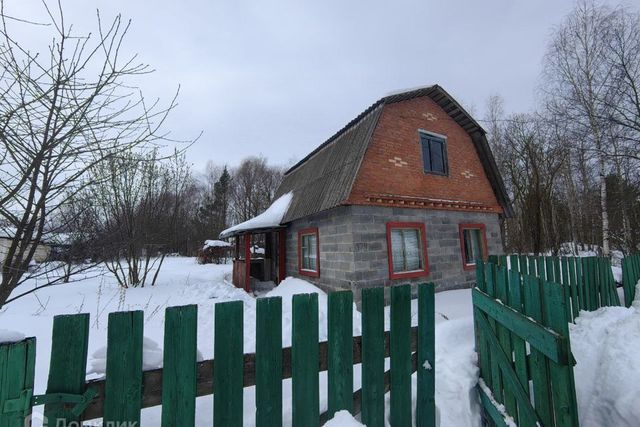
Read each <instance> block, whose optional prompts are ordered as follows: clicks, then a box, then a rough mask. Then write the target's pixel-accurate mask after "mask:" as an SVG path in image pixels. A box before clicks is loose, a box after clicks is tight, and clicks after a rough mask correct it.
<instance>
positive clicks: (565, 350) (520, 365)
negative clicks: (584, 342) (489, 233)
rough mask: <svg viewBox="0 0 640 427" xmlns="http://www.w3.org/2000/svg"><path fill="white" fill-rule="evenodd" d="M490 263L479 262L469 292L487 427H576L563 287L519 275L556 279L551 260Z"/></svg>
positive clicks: (566, 307)
mask: <svg viewBox="0 0 640 427" xmlns="http://www.w3.org/2000/svg"><path fill="white" fill-rule="evenodd" d="M493 260H498V261H500V263H499V265H498V264H496V263H493V262H488V263H482V262H478V264H477V268H476V274H477V284H478V286H477V287H476V288H475V289H474V290H473V292H472V295H473V310H474V322H475V329H476V348H477V352H478V362H479V366H480V382H479V387H478V392H479V394H480V401H481V404H482V407H483V408H484V412H485V417H486V418H487V421H488V425H497V426H507V425H519V426H536V425H538V426H558V427H565V426H571V427H573V426H577V425H578V411H577V403H576V393H575V382H574V377H573V365H574V364H575V361H574V360H573V356H572V355H571V346H570V343H569V326H568V319H569V317H567V316H568V313H570V312H571V310H570V309H569V306H568V299H567V292H566V289H568V288H569V287H568V286H565V285H562V284H559V283H555V282H553V281H550V280H549V278H548V276H547V278H546V279H545V278H542V277H536V276H534V275H531V274H521V273H520V271H519V268H522V269H523V271H525V272H527V273H529V267H533V268H537V270H536V272H539V273H540V274H545V275H546V274H547V273H551V274H553V277H558V275H557V272H558V271H562V269H560V270H557V269H555V268H554V267H555V266H556V265H557V263H556V262H555V260H554V259H553V258H551V259H550V260H551V262H550V263H549V264H547V263H546V262H543V260H540V263H538V259H536V258H526V257H525V258H524V259H521V258H519V257H517V256H513V257H512V258H511V259H510V266H511V268H509V267H508V266H507V263H506V259H505V258H502V259H496V258H493ZM520 261H522V262H520ZM530 261H534V262H533V263H531V262H530ZM525 262H526V264H525ZM587 264H589V263H587ZM525 265H526V267H527V268H524V267H525ZM561 265H562V263H561ZM589 265H590V264H589ZM547 267H549V268H547ZM566 271H569V269H568V268H567V270H566ZM569 283H571V282H569Z"/></svg>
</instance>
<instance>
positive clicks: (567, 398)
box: [543, 282, 578, 427]
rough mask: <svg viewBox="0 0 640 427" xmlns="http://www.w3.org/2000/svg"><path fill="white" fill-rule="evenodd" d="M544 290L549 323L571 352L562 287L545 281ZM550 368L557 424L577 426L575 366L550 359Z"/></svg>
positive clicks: (568, 352)
mask: <svg viewBox="0 0 640 427" xmlns="http://www.w3.org/2000/svg"><path fill="white" fill-rule="evenodd" d="M543 290H544V295H545V301H546V311H547V315H546V317H547V319H548V321H547V325H548V326H549V327H550V328H551V329H553V330H554V331H556V332H558V333H560V334H561V335H562V336H563V337H564V338H565V340H564V341H563V342H562V343H561V344H560V345H563V346H564V347H565V352H566V353H567V354H570V351H569V349H570V343H569V326H568V323H567V321H566V319H565V318H564V316H563V315H562V313H563V310H564V307H563V306H564V304H565V300H564V292H563V290H562V287H561V286H560V285H558V284H556V283H553V282H544V283H543ZM558 308H560V309H561V310H559V309H558ZM549 368H550V374H551V387H552V396H553V403H554V405H553V409H554V418H555V425H556V426H557V427H577V426H578V409H577V403H576V400H575V396H576V394H575V383H574V379H573V367H572V366H571V365H560V364H557V363H555V362H553V361H549Z"/></svg>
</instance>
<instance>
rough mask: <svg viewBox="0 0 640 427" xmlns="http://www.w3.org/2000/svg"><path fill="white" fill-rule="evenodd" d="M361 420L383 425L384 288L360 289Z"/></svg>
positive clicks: (368, 423)
mask: <svg viewBox="0 0 640 427" xmlns="http://www.w3.org/2000/svg"><path fill="white" fill-rule="evenodd" d="M362 423H363V424H365V425H367V426H369V427H381V426H384V288H369V289H363V290H362Z"/></svg>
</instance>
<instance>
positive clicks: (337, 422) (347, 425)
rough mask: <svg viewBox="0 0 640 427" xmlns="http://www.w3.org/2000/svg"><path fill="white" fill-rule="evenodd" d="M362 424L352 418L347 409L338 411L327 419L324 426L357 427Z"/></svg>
mask: <svg viewBox="0 0 640 427" xmlns="http://www.w3.org/2000/svg"><path fill="white" fill-rule="evenodd" d="M363 425H364V424H361V423H360V422H358V420H356V419H355V418H353V415H351V414H350V413H349V411H338V412H336V413H335V415H334V416H333V418H331V419H330V420H329V421H327V423H326V424H325V427H358V426H363Z"/></svg>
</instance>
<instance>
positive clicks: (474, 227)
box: [458, 223, 489, 270]
mask: <svg viewBox="0 0 640 427" xmlns="http://www.w3.org/2000/svg"><path fill="white" fill-rule="evenodd" d="M469 229H472V230H480V232H481V233H482V259H483V261H486V260H487V256H488V248H489V247H488V246H487V227H486V226H485V225H484V224H480V223H464V224H460V225H458V232H459V234H460V254H461V255H462V268H463V269H464V270H473V269H475V268H476V263H475V261H474V262H472V263H467V260H466V259H465V252H466V251H465V249H466V248H465V244H464V230H469Z"/></svg>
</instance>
